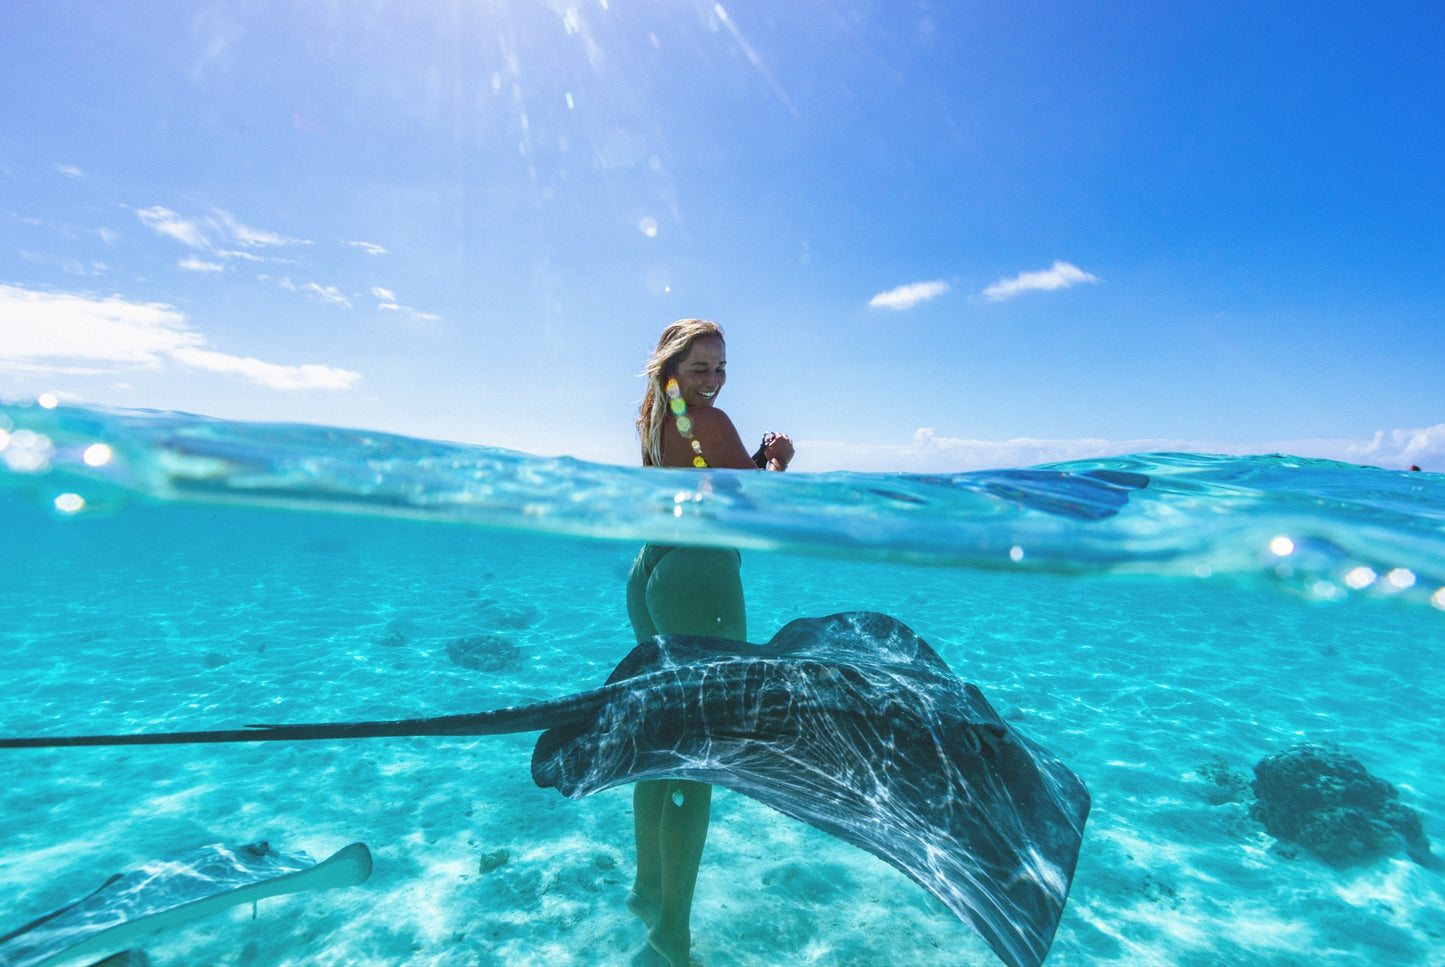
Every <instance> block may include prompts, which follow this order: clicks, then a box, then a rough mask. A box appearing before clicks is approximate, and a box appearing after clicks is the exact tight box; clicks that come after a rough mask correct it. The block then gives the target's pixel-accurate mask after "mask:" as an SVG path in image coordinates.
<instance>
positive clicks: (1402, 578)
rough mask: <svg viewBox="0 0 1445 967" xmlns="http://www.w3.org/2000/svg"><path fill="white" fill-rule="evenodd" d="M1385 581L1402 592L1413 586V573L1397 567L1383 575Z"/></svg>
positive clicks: (1407, 569)
mask: <svg viewBox="0 0 1445 967" xmlns="http://www.w3.org/2000/svg"><path fill="white" fill-rule="evenodd" d="M1385 580H1387V581H1389V582H1390V583H1391V584H1392V585H1394V586H1395V587H1397V588H1399V589H1400V590H1401V591H1403V590H1405V589H1406V588H1411V587H1414V586H1415V572H1414V571H1411V570H1410V569H1409V568H1403V567H1397V568H1395V569H1394V570H1393V571H1391V572H1390V573H1389V574H1386V575H1385Z"/></svg>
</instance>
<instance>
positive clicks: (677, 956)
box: [647, 927, 692, 967]
mask: <svg viewBox="0 0 1445 967" xmlns="http://www.w3.org/2000/svg"><path fill="white" fill-rule="evenodd" d="M647 942H648V943H649V944H651V945H652V949H653V950H656V951H657V952H658V953H659V954H661V955H662V956H663V958H664V959H665V960H666V961H667V962H668V964H670V965H671V967H688V964H689V963H690V962H691V950H692V936H691V934H690V933H689V931H688V930H687V928H686V927H684V928H683V929H682V931H681V932H663V931H662V930H660V929H658V928H657V927H653V928H652V929H651V930H649V931H647Z"/></svg>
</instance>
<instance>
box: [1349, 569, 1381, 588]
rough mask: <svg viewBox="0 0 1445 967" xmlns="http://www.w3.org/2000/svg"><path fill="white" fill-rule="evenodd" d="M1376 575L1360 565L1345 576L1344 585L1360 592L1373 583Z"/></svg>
mask: <svg viewBox="0 0 1445 967" xmlns="http://www.w3.org/2000/svg"><path fill="white" fill-rule="evenodd" d="M1375 577H1376V574H1375V572H1374V571H1372V570H1370V569H1369V568H1367V567H1365V566H1363V565H1361V566H1360V567H1357V568H1355V569H1354V570H1353V571H1351V572H1350V573H1348V574H1346V575H1345V583H1346V584H1348V585H1349V586H1350V587H1352V588H1354V589H1355V590H1356V591H1361V590H1363V589H1365V588H1367V587H1369V586H1370V585H1372V584H1374V583H1375Z"/></svg>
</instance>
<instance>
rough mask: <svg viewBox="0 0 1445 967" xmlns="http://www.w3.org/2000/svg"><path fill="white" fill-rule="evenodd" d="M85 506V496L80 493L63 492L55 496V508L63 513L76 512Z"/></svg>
mask: <svg viewBox="0 0 1445 967" xmlns="http://www.w3.org/2000/svg"><path fill="white" fill-rule="evenodd" d="M84 506H85V498H84V497H82V496H80V494H61V495H60V496H59V497H56V498H55V509H56V510H58V511H60V512H61V513H62V514H74V513H76V512H77V511H79V510H80V509H81V508H82V507H84Z"/></svg>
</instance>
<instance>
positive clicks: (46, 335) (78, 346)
mask: <svg viewBox="0 0 1445 967" xmlns="http://www.w3.org/2000/svg"><path fill="white" fill-rule="evenodd" d="M166 361H170V362H174V363H178V364H180V365H182V366H185V367H188V368H191V369H200V370H205V371H208V372H221V373H231V374H234V375H238V376H243V377H246V378H247V379H251V380H254V381H255V382H258V383H261V384H262V385H265V386H270V387H273V388H275V389H345V388H347V387H349V386H352V385H354V384H355V383H356V382H357V381H359V380H360V379H361V376H360V374H358V373H353V372H349V371H348V370H344V369H337V368H335V367H332V366H324V365H320V364H308V365H302V366H281V365H277V364H274V363H267V362H263V361H262V360H259V359H252V358H250V357H241V356H231V355H227V354H225V353H220V352H216V351H215V350H213V349H210V348H208V347H207V345H206V338H205V336H203V335H202V334H201V333H199V332H196V331H195V330H194V329H191V328H190V326H189V325H188V324H187V322H186V317H185V316H184V315H183V314H182V313H181V312H179V311H178V310H177V309H176V308H175V307H174V306H169V305H165V304H164V303H159V302H146V303H140V302H129V301H127V300H125V299H122V298H121V297H119V296H110V297H109V298H104V299H101V298H95V297H93V296H85V295H76V294H71V293H64V292H36V291H33V290H30V289H22V288H19V287H17V286H11V285H4V284H0V368H3V369H8V370H11V371H25V372H42V371H44V372H55V373H71V374H77V373H96V372H113V371H115V370H116V369H119V368H124V367H137V366H140V367H149V368H155V367H159V366H161V365H162V364H163V363H164V362H166ZM106 364H108V365H106Z"/></svg>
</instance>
